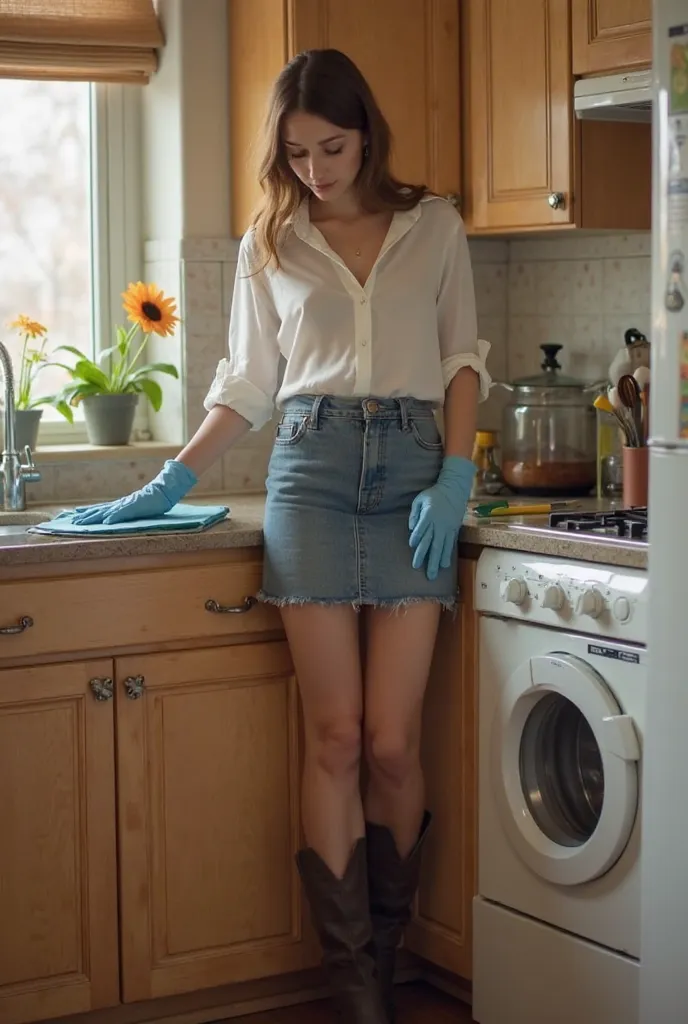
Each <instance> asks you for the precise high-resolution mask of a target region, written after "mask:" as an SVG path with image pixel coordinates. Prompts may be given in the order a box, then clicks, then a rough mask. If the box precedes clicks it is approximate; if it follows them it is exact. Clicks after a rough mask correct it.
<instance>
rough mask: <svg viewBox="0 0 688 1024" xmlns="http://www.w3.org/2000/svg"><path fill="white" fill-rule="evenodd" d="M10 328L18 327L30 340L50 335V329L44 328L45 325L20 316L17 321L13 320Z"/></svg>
mask: <svg viewBox="0 0 688 1024" xmlns="http://www.w3.org/2000/svg"><path fill="white" fill-rule="evenodd" d="M10 327H16V329H17V330H18V331H21V333H22V334H28V336H29V337H30V338H42V337H43V335H44V334H47V333H48V328H47V327H44V326H43V324H39V322H38V320H32V319H31V318H30V317H28V316H23V315H21V316H18V317H17V319H16V320H13V321H12V323H11V324H10Z"/></svg>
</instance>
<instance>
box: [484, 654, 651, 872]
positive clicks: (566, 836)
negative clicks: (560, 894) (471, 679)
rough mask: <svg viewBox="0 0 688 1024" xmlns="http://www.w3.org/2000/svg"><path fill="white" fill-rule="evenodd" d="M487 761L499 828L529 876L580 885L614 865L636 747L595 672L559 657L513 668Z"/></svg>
mask: <svg viewBox="0 0 688 1024" xmlns="http://www.w3.org/2000/svg"><path fill="white" fill-rule="evenodd" d="M492 755H493V756H492V770H493V780H492V781H493V786H494V791H495V797H496V799H497V803H498V807H499V812H500V817H501V821H502V824H503V826H504V829H505V831H506V833H507V835H508V837H509V839H510V841H511V843H512V845H513V846H514V848H515V850H516V852H517V853H518V855H519V856H520V857H521V859H522V860H523V861H524V862H525V863H526V864H527V865H528V867H529V868H530V869H531V870H532V871H534V872H535V873H536V874H537V875H538V876H539V877H541V878H544V879H547V880H548V881H550V882H553V883H555V884H558V885H580V884H581V883H583V882H589V881H591V880H592V879H593V878H597V877H599V876H600V875H603V874H604V873H605V872H606V871H608V870H609V869H610V868H611V867H612V865H613V864H615V863H616V861H617V860H618V858H619V857H620V856H621V854H622V853H623V851H624V849H625V847H626V845H627V843H628V840H629V838H630V835H631V831H632V829H633V824H634V821H635V818H636V814H637V810H638V795H639V780H638V763H639V760H640V747H639V743H638V737H637V733H636V730H635V726H634V724H633V721H632V719H631V718H630V717H629V716H628V715H625V714H623V713H622V711H621V709H620V708H619V705H618V703H617V701H616V699H615V697H614V695H613V694H612V692H611V691H610V689H609V688H608V686H607V685H606V684H605V682H604V680H603V678H602V677H601V676H600V675H599V673H598V672H596V671H595V669H594V668H592V667H591V666H590V665H588V664H587V663H586V662H584V661H582V660H581V659H579V658H576V657H573V656H571V655H567V654H558V653H555V654H547V655H539V656H537V657H534V658H531V659H529V661H527V662H526V663H525V664H523V665H521V666H520V667H519V668H518V669H517V670H516V671H515V672H514V674H513V675H512V676H511V678H510V680H509V682H508V683H507V685H506V687H505V689H504V691H503V693H502V694H501V698H500V702H499V706H498V709H497V713H496V717H495V722H494V730H493V735H492Z"/></svg>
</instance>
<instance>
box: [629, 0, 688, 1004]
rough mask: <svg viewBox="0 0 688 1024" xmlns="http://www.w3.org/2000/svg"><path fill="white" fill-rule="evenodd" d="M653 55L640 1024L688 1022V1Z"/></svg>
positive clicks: (663, 11) (664, 26)
mask: <svg viewBox="0 0 688 1024" xmlns="http://www.w3.org/2000/svg"><path fill="white" fill-rule="evenodd" d="M653 49H654V55H653V77H654V110H653V115H654V116H653V132H654V155H653V161H654V165H653V188H654V196H653V230H652V326H651V342H652V367H651V374H652V376H651V390H650V406H651V424H650V436H651V448H650V495H649V503H648V504H649V540H650V553H649V571H650V621H649V637H648V649H649V673H648V676H649V678H648V697H647V717H646V731H645V736H644V750H643V810H642V815H643V817H642V857H641V861H642V943H641V970H640V990H641V996H640V1019H641V1024H681V1022H688V269H687V262H688V0H654V4H653ZM610 1024H611V1022H610Z"/></svg>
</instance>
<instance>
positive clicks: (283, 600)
mask: <svg viewBox="0 0 688 1024" xmlns="http://www.w3.org/2000/svg"><path fill="white" fill-rule="evenodd" d="M256 597H257V599H258V600H259V601H260V602H261V604H271V605H274V606H275V607H276V608H294V607H297V608H298V607H303V606H305V605H318V606H319V607H321V608H327V607H334V606H338V605H339V606H341V605H349V606H350V607H352V608H353V609H354V611H357V612H358V611H360V610H361V609H362V608H388V609H389V610H390V611H403V610H404V609H405V608H408V607H410V606H412V605H415V604H438V605H440V607H441V608H442V611H454V610H455V609H456V606H457V603H458V598H457V597H434V596H433V595H431V594H428V595H419V596H417V597H415V596H410V597H390V598H375V597H359V598H349V597H341V598H340V597H323V598H320V597H287V596H282V597H278V596H275V595H274V594H267V593H266V592H265V591H264V590H260V591H258V594H257V595H256Z"/></svg>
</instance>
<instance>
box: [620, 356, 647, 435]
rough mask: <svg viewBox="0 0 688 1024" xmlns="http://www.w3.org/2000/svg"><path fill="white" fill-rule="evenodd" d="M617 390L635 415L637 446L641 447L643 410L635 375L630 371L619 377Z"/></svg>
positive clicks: (621, 399) (627, 407)
mask: <svg viewBox="0 0 688 1024" xmlns="http://www.w3.org/2000/svg"><path fill="white" fill-rule="evenodd" d="M616 390H617V394H618V396H619V401H620V402H621V404H622V405H623V406H625V408H626V409H628V410H629V411H630V412H631V415H632V417H633V428H634V431H635V447H637V448H640V447H641V445H642V434H643V424H642V412H643V410H642V403H641V401H640V388H639V387H638V381H637V380H636V379H635V377H633V376H631V374H630V373H624V375H623V376H622V377H620V378H619V383H618V384H617V385H616Z"/></svg>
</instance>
